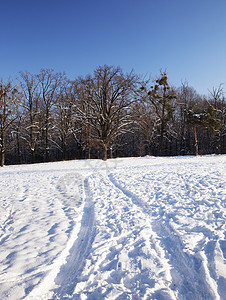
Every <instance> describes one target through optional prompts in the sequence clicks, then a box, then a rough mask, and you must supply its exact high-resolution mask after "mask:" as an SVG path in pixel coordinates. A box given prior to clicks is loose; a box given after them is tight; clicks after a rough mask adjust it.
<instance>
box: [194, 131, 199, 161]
mask: <svg viewBox="0 0 226 300" xmlns="http://www.w3.org/2000/svg"><path fill="white" fill-rule="evenodd" d="M194 134H195V155H196V156H198V155H199V147H198V138H197V131H196V126H194Z"/></svg>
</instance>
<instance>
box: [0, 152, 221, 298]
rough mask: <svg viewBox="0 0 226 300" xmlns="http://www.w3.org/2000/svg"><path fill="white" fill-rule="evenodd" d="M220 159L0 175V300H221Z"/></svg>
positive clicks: (15, 170) (87, 164)
mask: <svg viewBox="0 0 226 300" xmlns="http://www.w3.org/2000/svg"><path fill="white" fill-rule="evenodd" d="M225 167H226V155H218V156H217V155H213V156H203V157H201V156H199V157H192V156H190V157H169V158H166V157H162V158H156V157H148V156H147V157H143V158H119V159H111V160H108V161H107V162H104V161H101V160H82V161H67V162H56V163H46V164H35V165H21V166H6V167H4V168H1V169H0V180H1V186H0V199H1V202H0V249H1V251H0V299H10V300H16V299H26V300H31V299H33V300H36V299H37V300H38V299H43V300H45V299H82V300H83V299H118V300H119V299H189V300H190V299H225V295H226V268H225V259H226V239H225V216H226V211H225V190H226V189H225V183H226V180H225V174H226V172H225V169H226V168H225Z"/></svg>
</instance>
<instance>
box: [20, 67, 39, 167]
mask: <svg viewBox="0 0 226 300" xmlns="http://www.w3.org/2000/svg"><path fill="white" fill-rule="evenodd" d="M18 80H19V83H20V89H21V91H22V101H21V106H22V108H23V113H24V116H25V118H26V119H25V121H24V127H23V131H24V132H23V139H24V140H25V141H26V144H27V145H28V147H29V151H30V154H31V162H32V163H34V161H35V151H36V148H37V146H38V143H39V140H38V137H39V124H38V114H39V100H40V99H39V94H38V92H39V91H38V85H39V80H38V77H37V76H36V75H33V74H30V73H29V72H27V71H25V72H22V71H21V72H20V78H18Z"/></svg>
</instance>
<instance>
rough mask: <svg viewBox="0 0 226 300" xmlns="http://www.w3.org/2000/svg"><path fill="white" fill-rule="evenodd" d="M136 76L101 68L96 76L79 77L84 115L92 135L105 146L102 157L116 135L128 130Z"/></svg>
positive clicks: (97, 70) (110, 68)
mask: <svg viewBox="0 0 226 300" xmlns="http://www.w3.org/2000/svg"><path fill="white" fill-rule="evenodd" d="M136 84H137V76H136V75H135V74H134V73H133V72H131V73H129V74H124V73H123V72H122V70H121V68H119V67H118V68H115V67H112V66H107V65H105V66H103V67H98V68H97V69H96V70H95V71H94V75H93V76H87V77H86V78H85V79H82V78H80V86H81V90H82V92H80V96H81V97H80V101H81V102H82V105H81V108H82V109H81V111H80V113H81V117H82V118H83V120H84V123H85V124H86V127H88V128H90V129H89V130H90V131H89V136H90V138H91V139H92V140H93V141H94V142H98V143H99V144H100V145H101V146H102V147H103V160H107V150H108V147H109V146H110V145H111V143H112V142H113V141H114V140H115V139H116V137H117V136H119V135H121V134H122V133H123V132H125V131H126V128H127V127H128V125H129V124H131V123H132V119H131V114H130V112H131V105H132V103H133V102H134V100H135V99H136V98H135V92H136Z"/></svg>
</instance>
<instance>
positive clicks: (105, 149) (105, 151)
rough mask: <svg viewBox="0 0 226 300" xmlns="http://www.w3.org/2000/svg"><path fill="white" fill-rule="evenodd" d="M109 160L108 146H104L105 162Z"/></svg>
mask: <svg viewBox="0 0 226 300" xmlns="http://www.w3.org/2000/svg"><path fill="white" fill-rule="evenodd" d="M107 158H108V146H107V145H106V144H104V146H103V160H104V161H106V160H107Z"/></svg>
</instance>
